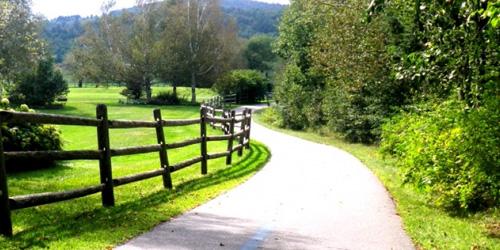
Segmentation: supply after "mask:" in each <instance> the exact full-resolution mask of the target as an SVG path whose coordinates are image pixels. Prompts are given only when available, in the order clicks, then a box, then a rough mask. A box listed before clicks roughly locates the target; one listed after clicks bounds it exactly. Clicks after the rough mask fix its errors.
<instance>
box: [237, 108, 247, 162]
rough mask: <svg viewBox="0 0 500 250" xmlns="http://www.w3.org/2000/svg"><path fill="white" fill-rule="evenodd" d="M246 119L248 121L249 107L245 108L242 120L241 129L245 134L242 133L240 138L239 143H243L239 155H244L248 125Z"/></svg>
mask: <svg viewBox="0 0 500 250" xmlns="http://www.w3.org/2000/svg"><path fill="white" fill-rule="evenodd" d="M246 121H247V109H244V110H243V119H242V121H241V128H240V130H241V131H242V132H243V134H241V135H240V138H239V143H238V144H239V145H241V147H240V149H238V156H242V155H243V147H244V146H245V144H244V143H245V127H246Z"/></svg>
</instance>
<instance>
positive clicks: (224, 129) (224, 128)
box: [221, 109, 229, 135]
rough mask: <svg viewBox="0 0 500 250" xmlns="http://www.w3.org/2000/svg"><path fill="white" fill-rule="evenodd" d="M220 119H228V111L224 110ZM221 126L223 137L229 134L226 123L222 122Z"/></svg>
mask: <svg viewBox="0 0 500 250" xmlns="http://www.w3.org/2000/svg"><path fill="white" fill-rule="evenodd" d="M222 118H224V119H227V118H229V111H228V110H225V109H224V110H223V111H222ZM221 126H222V131H223V132H224V134H225V135H227V134H229V126H228V124H227V122H223V123H222V125H221Z"/></svg>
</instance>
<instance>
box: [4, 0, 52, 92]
mask: <svg viewBox="0 0 500 250" xmlns="http://www.w3.org/2000/svg"><path fill="white" fill-rule="evenodd" d="M30 3H31V1H28V0H15V1H13V0H9V1H5V0H3V1H0V34H1V35H0V84H3V83H5V82H7V83H11V82H12V81H13V80H14V79H15V78H16V77H17V75H18V74H21V73H23V72H25V71H29V70H30V69H31V68H32V67H33V65H35V64H36V61H37V60H38V59H39V57H40V56H41V55H42V54H43V44H42V41H41V39H39V37H38V33H37V31H38V24H39V20H38V18H36V17H35V16H34V15H33V13H32V12H31V9H30Z"/></svg>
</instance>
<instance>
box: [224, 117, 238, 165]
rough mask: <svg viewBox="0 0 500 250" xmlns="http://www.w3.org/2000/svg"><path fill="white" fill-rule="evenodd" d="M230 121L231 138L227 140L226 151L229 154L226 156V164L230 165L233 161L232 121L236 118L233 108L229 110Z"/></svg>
mask: <svg viewBox="0 0 500 250" xmlns="http://www.w3.org/2000/svg"><path fill="white" fill-rule="evenodd" d="M230 117H231V122H230V123H229V135H231V138H229V140H228V141H227V151H228V152H229V155H228V156H227V157H226V165H231V163H232V161H233V140H234V137H233V136H234V122H235V120H236V112H235V111H234V110H233V111H231V116H230Z"/></svg>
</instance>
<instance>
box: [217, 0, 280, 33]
mask: <svg viewBox="0 0 500 250" xmlns="http://www.w3.org/2000/svg"><path fill="white" fill-rule="evenodd" d="M221 7H222V10H223V11H224V13H225V14H226V15H227V16H230V17H233V18H234V19H235V20H236V23H237V24H238V27H239V35H240V36H241V37H244V38H249V37H252V36H254V35H256V34H266V35H271V36H275V35H277V34H278V23H279V18H280V17H281V15H282V14H283V10H284V9H285V6H284V5H279V4H269V3H264V2H258V1H248V0H223V1H221Z"/></svg>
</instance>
